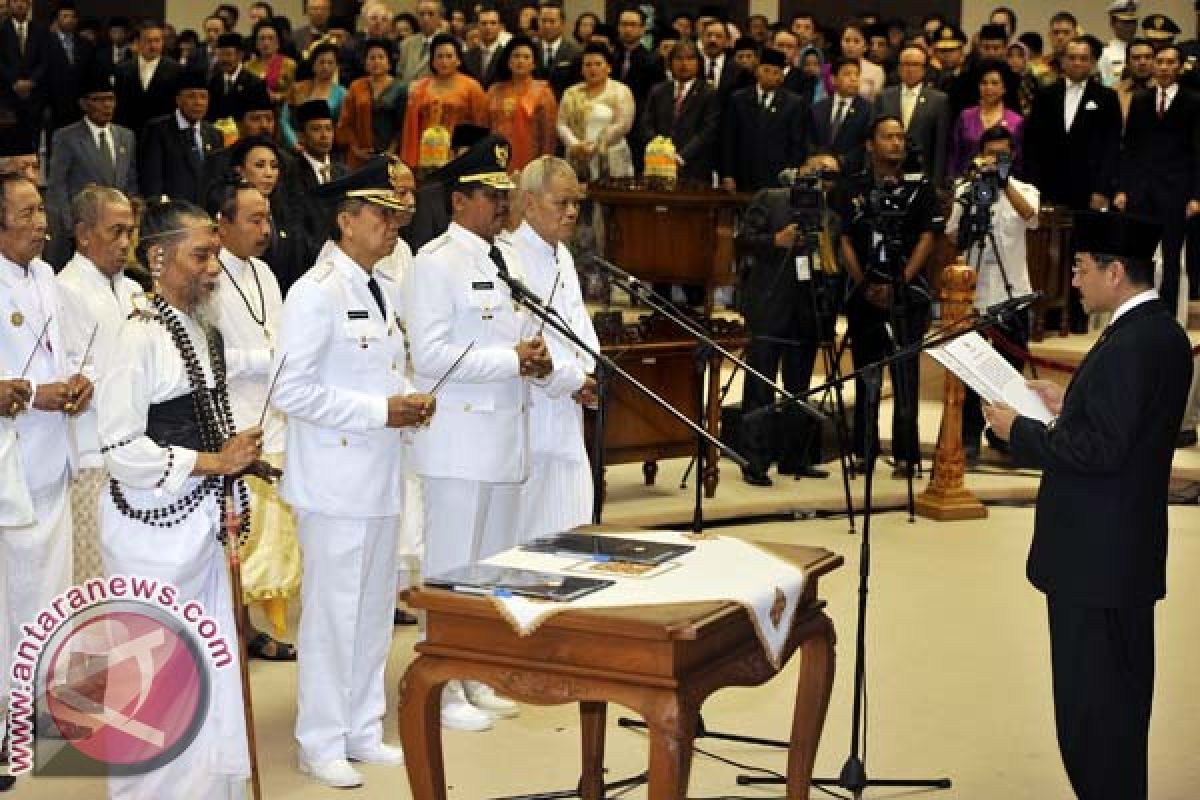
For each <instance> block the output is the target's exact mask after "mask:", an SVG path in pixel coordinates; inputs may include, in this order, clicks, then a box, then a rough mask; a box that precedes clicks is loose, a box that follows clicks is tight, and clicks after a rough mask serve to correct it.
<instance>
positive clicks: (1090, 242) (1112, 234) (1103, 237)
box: [1074, 211, 1162, 260]
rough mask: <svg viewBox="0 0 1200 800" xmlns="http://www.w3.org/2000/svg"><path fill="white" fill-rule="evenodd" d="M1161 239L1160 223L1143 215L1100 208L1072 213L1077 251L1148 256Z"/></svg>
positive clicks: (1151, 256)
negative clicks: (1104, 210)
mask: <svg viewBox="0 0 1200 800" xmlns="http://www.w3.org/2000/svg"><path fill="white" fill-rule="evenodd" d="M1161 239H1162V226H1161V225H1159V224H1158V223H1157V222H1152V221H1151V220H1148V219H1145V218H1144V217H1134V216H1130V215H1128V214H1114V213H1110V212H1100V211H1082V212H1079V213H1077V214H1076V215H1075V239H1074V246H1075V252H1077V253H1091V254H1092V255H1105V256H1116V257H1118V258H1120V257H1125V258H1137V259H1143V260H1149V259H1152V258H1154V252H1155V251H1156V250H1157V249H1158V243H1159V241H1160V240H1161Z"/></svg>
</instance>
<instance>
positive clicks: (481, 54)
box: [463, 6, 509, 89]
mask: <svg viewBox="0 0 1200 800" xmlns="http://www.w3.org/2000/svg"><path fill="white" fill-rule="evenodd" d="M479 36H480V38H479V45H478V46H476V47H472V48H471V49H470V50H468V51H467V52H466V53H465V54H464V55H463V71H464V72H466V73H467V74H468V75H470V76H471V77H472V78H474V79H475V80H477V81H479V85H480V86H482V87H483V88H484V89H487V88H488V87H489V86H491V85H492V84H493V83H494V82H495V80H496V68H497V67H499V66H500V54H501V53H503V52H504V46H505V44H507V42H508V38H509V37H508V36H507V35H506V34H505V32H504V23H503V22H501V21H500V12H499V10H497V9H496V7H495V6H486V7H485V8H483V10H481V11H480V12H479Z"/></svg>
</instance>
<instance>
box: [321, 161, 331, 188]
mask: <svg viewBox="0 0 1200 800" xmlns="http://www.w3.org/2000/svg"><path fill="white" fill-rule="evenodd" d="M331 177H332V176H331V175H330V173H329V165H328V164H322V165H321V183H323V184H325V183H329V179H330V178H331Z"/></svg>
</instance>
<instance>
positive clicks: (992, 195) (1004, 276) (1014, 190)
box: [946, 125, 1041, 463]
mask: <svg viewBox="0 0 1200 800" xmlns="http://www.w3.org/2000/svg"><path fill="white" fill-rule="evenodd" d="M1013 145H1014V141H1013V135H1012V132H1011V131H1009V130H1008V129H1007V128H1003V127H1001V126H999V125H997V126H995V127H992V128H989V129H988V130H986V131H984V133H983V136H982V137H980V139H979V155H978V156H977V157H976V158H975V160H974V162H972V166H971V167H970V168H969V169H968V171H967V172H966V173H965V174H964V175H963V176H962V178H961V179H959V181H958V183H957V184H956V186H955V191H954V195H955V200H956V202H955V203H954V210H953V212H952V213H951V215H950V220H949V223H948V224H947V226H946V228H947V231H948V232H951V233H953V232H954V231H959V234H960V238H959V248H958V249H959V250H960V251H962V250H964V249H968V248H972V249H971V253H972V255H969V256H968V259H969V263H970V264H971V266H972V267H975V268H976V269H977V270H978V271H979V275H978V279H977V281H976V284H975V308H976V310H979V311H983V310H985V309H986V308H987V307H988V306H991V305H995V304H996V303H1000V302H1003V301H1005V300H1008V299H1009V298H1011V297H1018V296H1020V295H1023V294H1029V293H1030V292H1032V291H1033V288H1032V287H1031V286H1030V283H1029V268H1028V265H1027V263H1026V260H1025V232H1026V231H1027V230H1029V229H1031V228H1036V227H1037V220H1038V216H1037V209H1038V206H1039V203H1040V200H1041V198H1040V193H1039V192H1038V190H1037V188H1036V187H1034V186H1032V185H1030V184H1028V183H1023V182H1021V181H1019V180H1017V179H1016V178H1013V177H1011V176H1009V174H1008V169H1009V168H1010V167H1011V164H1012V156H1013ZM972 217H975V219H974V221H973V220H972ZM989 226H990V230H991V233H992V236H993V238H994V239H995V246H994V247H993V245H992V242H990V241H987V240H986V232H987V231H988V230H989ZM964 231H966V232H964ZM964 236H966V237H969V238H970V242H969V243H968V242H967V241H965V240H964V238H963V237H964ZM981 240H982V241H983V242H984V244H983V251H982V252H983V255H982V258H980V259H976V258H975V256H974V255H973V254H974V253H978V252H979V249H978V248H979V246H980V244H979V243H980V241H981ZM997 255H998V256H999V258H997ZM996 332H997V333H999V334H1000V335H1001V336H1003V337H1004V338H1005V339H1007V340H1008V341H1009V342H1011V343H1012V344H1015V345H1017V346H1018V347H1020V348H1021V349H1022V350H1024V349H1025V347H1026V346H1027V345H1028V344H1029V312H1028V311H1025V312H1021V313H1019V314H1010V315H1008V316H1006V317H1005V318H1004V320H1003V322H1002V323H1001V324H1000V325H999V326H997V329H996ZM996 349H997V350H999V352H1000V355H1002V356H1004V358H1005V359H1007V360H1008V362H1009V363H1011V364H1012V365H1013V366H1014V367H1016V368H1017V370H1018V371H1020V370H1021V369H1022V368H1023V367H1024V366H1025V360H1024V359H1023V358H1021V357H1020V356H1017V355H1014V354H1013V353H1010V352H1009V350H1008V349H1006V348H1005V347H1003V346H1000V347H997V348H996ZM962 423H963V424H962V430H963V434H962V435H963V449H964V450H965V451H966V455H967V461H968V463H974V462H976V461H978V460H979V437H980V434H982V433H983V430H984V419H983V410H982V409H981V407H980V404H979V395H977V394H976V393H975V392H973V391H971V389H970V388H969V387H968V388H967V393H966V397H965V399H964V400H963V420H962ZM987 439H988V444H989V445H991V446H992V447H994V448H996V449H997V450H1002V451H1004V452H1008V443H1007V442H1005V441H1003V440H1001V439H999V438H996V437H995V435H994V434H993V433H992V432H991V430H988V431H987Z"/></svg>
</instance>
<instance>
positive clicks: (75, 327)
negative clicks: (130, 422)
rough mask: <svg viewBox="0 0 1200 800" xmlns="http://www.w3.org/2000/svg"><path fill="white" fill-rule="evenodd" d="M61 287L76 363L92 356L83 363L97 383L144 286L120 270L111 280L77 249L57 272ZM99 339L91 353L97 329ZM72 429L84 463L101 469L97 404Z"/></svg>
mask: <svg viewBox="0 0 1200 800" xmlns="http://www.w3.org/2000/svg"><path fill="white" fill-rule="evenodd" d="M58 286H59V288H60V289H61V290H62V300H63V304H64V305H68V306H70V310H69V313H67V314H65V315H64V319H63V325H64V328H65V330H66V333H67V338H68V350H69V355H70V356H73V357H74V358H73V359H72V364H75V363H76V362H78V361H82V360H83V358H84V355H87V360H88V363H86V364H79V365H78V367H79V369H80V371H81V372H83V374H84V375H85V376H87V378H88V380H90V381H92V383H97V382H98V381H99V377H100V372H101V371H102V370H103V369H104V368H105V364H107V363H108V362H109V361H110V360H111V359H112V358H113V357H114V355H115V356H116V357H118V358H120V353H119V352H114V351H115V350H117V349H118V348H117V341H118V334H119V332H120V330H121V325H122V324H123V323H124V322H125V320H126V319H127V318H128V317H129V314H130V312H131V311H133V308H134V298H135V297H136V296H138V295H140V294H141V293H142V287H141V286H139V285H138V283H137V281H135V280H133V279H132V278H127V277H125V274H124V273H120V274H118V275H117V276H116V278H114V279H113V280H109V279H108V276H106V275H105V274H104V273H103V272H101V271H100V270H99V269H97V268H96V265H95V264H94V263H92V261H91V259H89V258H87V256H84V255H82V254H80V253H76V254H75V255H74V256H73V257H72V258H71V260H70V261H68V262H67V265H66V266H65V267H63V269H62V272H60V273H58ZM93 330H94V331H95V333H96V339H95V341H94V342H92V350H91V353H90V354H88V353H87V349H88V341H89V340H90V339H91V338H92V331H93ZM71 427H72V430H73V431H74V434H75V447H76V449H77V450H78V451H79V466H81V467H83V468H86V469H98V468H101V467H103V466H104V457H103V456H101V455H100V443H99V441H98V439H97V435H96V403H95V401H94V400H93V402H92V405H91V407H90V408H88V410H87V411H84V412H83V413H82V414H79V415H78V416H76V417H73V418H72V420H71Z"/></svg>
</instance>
